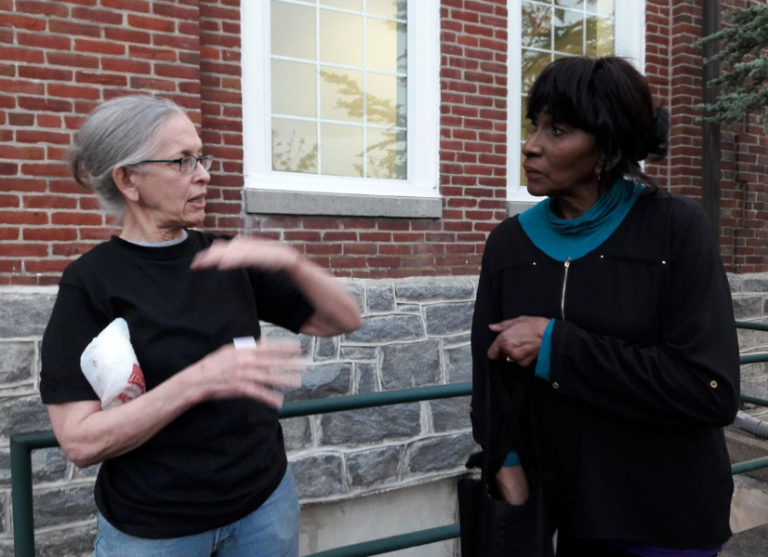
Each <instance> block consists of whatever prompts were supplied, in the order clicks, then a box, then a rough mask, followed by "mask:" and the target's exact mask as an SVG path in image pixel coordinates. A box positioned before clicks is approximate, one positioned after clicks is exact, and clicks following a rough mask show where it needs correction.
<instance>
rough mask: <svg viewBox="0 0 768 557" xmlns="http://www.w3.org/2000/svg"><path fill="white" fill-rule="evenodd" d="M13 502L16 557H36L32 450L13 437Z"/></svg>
mask: <svg viewBox="0 0 768 557" xmlns="http://www.w3.org/2000/svg"><path fill="white" fill-rule="evenodd" d="M11 500H12V503H11V504H12V506H13V544H14V553H15V555H16V557H35V525H34V516H33V514H32V450H31V446H30V445H28V444H27V443H25V442H24V441H19V440H16V439H14V438H13V437H11Z"/></svg>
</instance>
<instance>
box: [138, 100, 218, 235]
mask: <svg viewBox="0 0 768 557" xmlns="http://www.w3.org/2000/svg"><path fill="white" fill-rule="evenodd" d="M157 140H158V147H157V149H156V150H155V152H154V153H153V154H152V157H151V158H152V159H179V158H181V157H185V156H188V155H194V156H201V155H202V150H203V143H202V141H200V138H199V137H198V135H197V131H196V130H195V126H194V124H192V122H191V121H190V120H189V118H187V117H186V116H185V115H183V114H177V115H174V116H171V117H170V118H168V120H167V121H166V122H165V123H164V124H162V125H161V126H160V128H159V129H158V131H157ZM141 166H142V168H141V170H140V171H139V172H136V173H134V174H133V176H132V181H133V183H134V185H135V186H136V189H137V191H138V193H139V199H138V201H137V203H133V204H131V205H132V209H135V210H137V211H140V212H141V213H142V215H141V216H142V217H143V219H144V220H149V222H151V223H152V224H153V225H154V226H156V227H157V228H161V229H168V228H171V229H172V228H189V227H196V226H201V225H202V224H203V221H204V220H205V193H206V186H207V185H208V182H209V181H210V179H211V176H210V175H209V174H208V172H207V171H206V170H205V169H204V168H203V165H202V164H200V163H198V164H197V166H195V170H194V171H193V172H192V173H190V174H182V172H181V171H180V170H179V164H178V163H164V162H156V163H146V164H143V165H141Z"/></svg>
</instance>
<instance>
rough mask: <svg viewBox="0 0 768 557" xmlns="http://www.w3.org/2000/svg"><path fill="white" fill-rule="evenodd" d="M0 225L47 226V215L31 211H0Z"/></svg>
mask: <svg viewBox="0 0 768 557" xmlns="http://www.w3.org/2000/svg"><path fill="white" fill-rule="evenodd" d="M0 224H48V215H47V214H45V213H42V212H32V211H2V212H0Z"/></svg>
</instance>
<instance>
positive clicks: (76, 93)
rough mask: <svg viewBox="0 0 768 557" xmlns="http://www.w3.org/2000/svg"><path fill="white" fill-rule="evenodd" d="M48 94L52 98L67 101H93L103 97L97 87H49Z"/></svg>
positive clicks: (52, 85) (51, 85) (50, 85)
mask: <svg viewBox="0 0 768 557" xmlns="http://www.w3.org/2000/svg"><path fill="white" fill-rule="evenodd" d="M48 94H49V95H50V96H51V97H58V98H66V99H91V100H95V99H98V98H100V97H101V93H100V91H99V90H98V89H96V88H95V87H78V86H75V85H54V84H49V85H48Z"/></svg>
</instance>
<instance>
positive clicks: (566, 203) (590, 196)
mask: <svg viewBox="0 0 768 557" xmlns="http://www.w3.org/2000/svg"><path fill="white" fill-rule="evenodd" d="M599 198H600V190H599V188H598V186H597V183H595V184H590V185H589V186H588V187H582V188H578V189H577V190H576V191H571V192H569V195H564V196H558V197H556V198H555V199H554V200H553V201H554V203H553V204H552V208H553V210H554V211H555V214H556V215H557V216H558V217H560V218H562V219H566V220H573V219H577V218H579V217H580V216H582V215H583V214H584V213H586V212H587V211H589V210H590V209H591V208H592V206H593V205H594V204H595V203H597V200H598V199H599Z"/></svg>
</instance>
